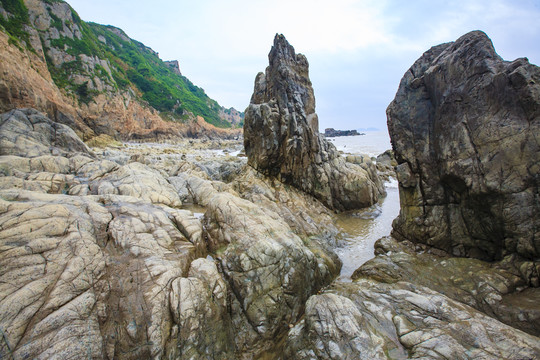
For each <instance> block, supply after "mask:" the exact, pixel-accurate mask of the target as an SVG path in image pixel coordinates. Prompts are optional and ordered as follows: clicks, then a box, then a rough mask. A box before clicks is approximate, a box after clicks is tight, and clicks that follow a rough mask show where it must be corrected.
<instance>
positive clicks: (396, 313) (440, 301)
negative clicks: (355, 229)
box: [285, 279, 540, 359]
mask: <svg viewBox="0 0 540 360" xmlns="http://www.w3.org/2000/svg"><path fill="white" fill-rule="evenodd" d="M285 354H286V355H285V356H286V357H287V358H291V359H407V358H409V359H535V358H537V357H538V356H540V340H539V339H538V338H537V337H535V336H532V335H529V334H527V333H524V332H522V331H520V330H517V329H515V328H512V327H510V326H508V325H505V324H503V323H501V322H499V321H497V320H495V319H493V318H491V317H489V316H487V315H484V314H483V313H481V312H479V311H477V310H475V309H473V308H472V307H469V306H467V305H464V304H463V303H460V302H458V301H455V300H452V299H450V298H448V297H446V296H444V295H442V294H440V293H438V292H435V291H433V290H430V289H429V288H426V287H422V286H418V285H413V284H411V283H408V282H397V283H395V284H386V283H381V282H377V281H374V280H368V279H360V280H357V281H356V282H354V283H335V284H334V285H333V286H332V287H331V288H330V289H329V290H328V291H327V292H326V293H325V294H322V295H314V296H312V297H311V298H310V299H309V300H308V302H307V304H306V315H305V318H304V319H303V320H302V321H301V322H299V323H298V324H296V326H295V327H294V328H293V329H291V331H290V332H289V338H288V340H287V345H286V352H285Z"/></svg>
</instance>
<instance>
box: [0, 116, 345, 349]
mask: <svg viewBox="0 0 540 360" xmlns="http://www.w3.org/2000/svg"><path fill="white" fill-rule="evenodd" d="M0 119H1V122H0V134H1V138H0V269H1V271H0V329H1V330H2V336H0V358H2V359H4V358H6V359H22V358H33V359H34V358H35V359H49V358H59V359H60V358H62V359H63V358H73V359H79V358H80V359H82V358H96V359H101V358H110V359H113V358H115V359H140V358H182V359H187V358H190V359H191V358H193V359H207V358H222V359H239V358H246V359H248V358H254V357H257V356H259V355H261V354H264V353H265V352H268V351H276V347H277V346H279V345H280V344H279V343H278V342H276V341H275V339H276V338H278V339H282V338H283V337H284V336H285V334H286V333H287V331H288V330H289V324H294V323H296V322H297V321H298V320H299V318H300V317H301V316H302V314H303V310H304V304H305V302H306V301H307V299H308V298H309V297H310V296H311V295H313V294H315V293H316V292H317V291H319V290H320V289H321V288H322V287H324V286H326V285H328V284H329V283H330V281H331V280H332V279H333V278H334V277H335V276H336V275H337V274H338V273H339V268H340V262H339V259H337V257H336V256H335V255H333V254H332V252H331V251H329V250H328V247H327V246H326V245H325V240H326V239H325V238H324V235H320V234H324V233H325V231H332V229H334V230H333V231H334V233H333V235H335V232H337V230H336V229H335V228H333V226H332V218H331V217H330V213H329V211H328V209H326V208H324V207H323V206H322V205H321V204H320V203H318V202H316V201H315V200H313V199H309V197H308V196H306V195H305V194H304V193H302V192H301V191H299V190H297V189H295V188H292V187H285V186H283V185H280V186H279V187H278V188H273V187H272V186H271V183H270V182H269V181H268V180H267V179H262V178H258V176H259V175H258V174H256V173H255V171H254V170H253V169H250V168H247V172H246V173H245V174H243V175H238V177H239V180H238V181H237V182H236V180H235V183H231V184H226V183H223V182H220V181H212V180H209V178H210V175H212V171H210V170H211V169H210V168H209V169H207V170H209V172H205V168H204V167H198V166H197V165H195V164H194V163H189V162H187V161H183V163H182V162H181V161H180V157H181V154H177V155H176V157H172V158H170V159H168V158H166V157H165V155H164V153H163V154H161V155H160V156H155V157H153V156H151V154H148V155H146V156H141V154H140V151H139V156H138V157H133V156H132V157H131V159H130V156H129V155H127V154H126V155H124V156H123V158H120V157H115V156H114V154H112V153H111V152H110V151H104V152H103V154H94V153H92V152H91V151H89V149H88V148H87V147H86V145H85V144H84V143H83V142H82V141H81V140H80V139H79V138H77V136H76V134H75V133H74V132H73V131H72V130H71V129H70V128H68V127H67V126H65V125H62V124H58V123H55V122H53V121H51V120H50V119H47V118H46V117H45V116H44V115H43V114H40V113H38V112H37V111H36V110H32V109H26V110H16V111H11V112H9V113H5V114H2V115H1V117H0ZM121 150H122V148H120V150H119V151H121ZM107 154H109V155H107ZM161 156H163V157H161ZM122 159H125V160H122ZM136 160H140V161H143V162H144V164H143V163H140V162H137V161H136ZM244 164H245V160H244ZM237 191H238V192H237ZM188 201H190V202H194V203H196V204H198V205H200V206H204V207H206V213H205V214H204V216H203V217H202V219H201V218H198V217H195V216H194V215H193V213H192V212H191V211H188V210H184V209H181V208H180V207H181V206H182V203H185V202H188ZM290 203H294V204H293V205H290ZM269 204H272V206H268V205H269ZM288 204H289V205H288ZM289 206H290V207H289ZM330 235H332V234H326V235H325V236H330Z"/></svg>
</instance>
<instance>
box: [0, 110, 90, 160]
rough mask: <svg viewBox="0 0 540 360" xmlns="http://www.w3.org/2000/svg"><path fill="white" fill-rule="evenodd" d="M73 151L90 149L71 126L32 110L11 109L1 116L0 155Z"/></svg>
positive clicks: (36, 154) (84, 151)
mask: <svg viewBox="0 0 540 360" xmlns="http://www.w3.org/2000/svg"><path fill="white" fill-rule="evenodd" d="M76 152H80V153H85V154H89V153H90V150H89V149H88V147H87V146H86V145H85V144H84V143H83V142H82V141H81V139H80V138H79V137H78V136H77V135H76V134H75V132H74V131H73V130H72V129H71V128H69V127H68V126H66V125H63V124H59V123H57V122H53V121H51V120H50V119H49V118H47V117H46V116H44V115H43V114H41V113H40V112H38V111H36V110H34V109H21V110H13V111H10V112H8V113H4V114H2V115H1V117H0V155H16V156H23V157H28V158H32V157H37V156H40V155H48V154H54V155H60V154H62V155H66V154H68V153H70V154H73V153H76Z"/></svg>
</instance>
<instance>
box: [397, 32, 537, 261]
mask: <svg viewBox="0 0 540 360" xmlns="http://www.w3.org/2000/svg"><path fill="white" fill-rule="evenodd" d="M387 116H388V127H389V131H390V136H391V139H392V146H393V149H394V151H395V156H396V159H397V161H398V166H397V169H396V170H397V175H398V180H399V183H400V197H401V212H400V215H399V217H398V218H397V219H396V220H395V222H394V225H393V227H394V230H393V236H395V237H396V238H398V239H401V240H403V239H409V240H412V241H414V242H419V243H425V244H428V245H431V246H434V247H436V248H439V249H443V250H445V251H447V252H449V253H452V254H454V255H456V256H467V257H474V258H480V259H485V260H497V259H501V258H503V257H504V256H506V255H509V254H514V253H517V254H518V255H520V256H522V257H524V258H526V259H531V260H538V259H539V256H540V197H539V192H538V188H539V183H540V69H539V68H538V67H537V66H535V65H532V64H530V63H529V62H528V60H527V59H525V58H521V59H517V60H515V61H513V62H508V61H504V60H503V59H502V58H501V57H500V56H499V55H497V53H496V52H495V49H494V47H493V44H492V43H491V40H490V39H489V38H488V36H487V35H486V34H484V33H483V32H480V31H473V32H470V33H468V34H466V35H464V36H462V37H461V38H459V39H458V40H457V41H456V42H452V43H447V44H442V45H438V46H435V47H433V48H431V49H430V50H428V51H427V52H425V53H424V54H423V55H422V57H420V59H418V60H417V61H416V62H415V63H414V65H413V66H412V67H411V68H410V69H409V70H408V71H407V72H406V73H405V75H404V77H403V79H402V80H401V83H400V86H399V89H398V91H397V94H396V97H395V99H394V101H393V102H392V103H391V104H390V106H389V107H388V109H387Z"/></svg>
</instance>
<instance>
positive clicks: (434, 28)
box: [67, 0, 540, 130]
mask: <svg viewBox="0 0 540 360" xmlns="http://www.w3.org/2000/svg"><path fill="white" fill-rule="evenodd" d="M67 2H68V3H69V4H70V5H71V6H72V7H73V8H74V9H75V10H76V11H77V12H78V13H79V15H80V16H81V18H82V19H83V20H85V21H93V22H97V23H100V24H107V25H114V26H117V27H119V28H121V29H123V30H124V31H125V32H126V33H127V34H128V36H130V37H131V38H133V39H135V40H138V41H141V42H142V43H144V44H145V45H147V46H149V47H151V48H152V49H154V50H155V51H157V52H159V54H160V57H161V58H162V59H163V60H173V59H176V60H178V61H179V62H180V69H181V71H182V74H183V75H185V76H187V77H188V78H189V79H190V80H191V81H192V82H193V83H194V84H196V85H197V86H200V87H202V88H203V89H204V90H205V91H206V93H207V94H208V95H209V96H210V97H211V98H213V99H215V100H217V101H218V102H219V103H220V104H221V105H223V106H226V107H231V106H232V107H235V108H236V109H238V110H241V111H243V110H244V109H245V108H246V107H247V105H248V104H249V100H250V98H251V94H252V92H253V83H254V80H255V76H256V75H257V73H258V72H260V71H264V69H265V68H266V66H267V65H268V52H269V51H270V48H271V46H272V41H273V38H274V35H275V34H276V33H282V34H284V35H285V37H286V38H287V40H288V41H289V42H290V43H291V45H293V46H294V48H295V50H296V52H297V53H302V54H304V55H306V56H307V58H308V61H309V63H310V78H311V82H312V83H313V87H314V89H315V98H316V101H317V108H316V109H317V113H318V114H319V127H320V129H321V130H322V129H324V128H326V127H334V128H336V129H356V128H367V127H377V128H380V129H385V128H386V115H385V110H386V107H387V106H388V104H389V103H390V101H392V99H393V97H394V95H395V92H396V90H397V87H398V85H399V81H400V80H401V77H402V76H403V74H404V73H405V71H406V70H407V69H408V68H409V67H410V66H411V65H412V64H413V62H414V61H415V60H416V59H418V58H419V57H420V56H421V55H422V53H423V52H424V51H426V50H427V49H429V48H430V47H431V46H434V45H437V44H440V43H443V42H448V41H454V40H456V39H457V38H458V37H460V36H461V35H463V34H465V33H467V32H469V31H471V30H483V31H485V32H486V33H487V34H488V36H489V37H490V38H491V39H492V41H493V43H494V45H495V49H496V50H497V52H498V53H499V55H501V56H502V57H503V58H504V59H505V60H514V59H516V58H518V57H528V58H529V61H530V62H531V63H534V64H536V65H539V64H540V0H463V1H454V0H449V1H437V0H409V1H401V0H373V1H372V0H356V1H355V0H331V1H330V0H327V1H320V0H176V1H173V0H153V1H148V0H144V1H141V0H91V1H89V0H68V1H67Z"/></svg>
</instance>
